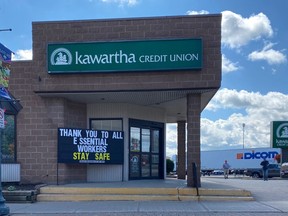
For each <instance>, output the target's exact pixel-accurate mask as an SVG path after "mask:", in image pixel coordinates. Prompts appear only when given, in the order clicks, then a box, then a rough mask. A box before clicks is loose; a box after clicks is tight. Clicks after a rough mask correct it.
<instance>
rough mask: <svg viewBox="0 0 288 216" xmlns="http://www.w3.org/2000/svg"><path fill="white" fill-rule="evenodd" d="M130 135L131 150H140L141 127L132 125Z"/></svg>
mask: <svg viewBox="0 0 288 216" xmlns="http://www.w3.org/2000/svg"><path fill="white" fill-rule="evenodd" d="M130 136H131V140H130V151H131V152H140V128H136V127H131V129H130Z"/></svg>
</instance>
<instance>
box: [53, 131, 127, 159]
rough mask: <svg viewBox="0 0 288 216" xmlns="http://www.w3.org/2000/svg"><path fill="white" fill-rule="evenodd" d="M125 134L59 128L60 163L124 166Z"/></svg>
mask: <svg viewBox="0 0 288 216" xmlns="http://www.w3.org/2000/svg"><path fill="white" fill-rule="evenodd" d="M123 154H124V132H123V131H106V130H89V129H76V128H58V163H97V164H123V159H124V155H123Z"/></svg>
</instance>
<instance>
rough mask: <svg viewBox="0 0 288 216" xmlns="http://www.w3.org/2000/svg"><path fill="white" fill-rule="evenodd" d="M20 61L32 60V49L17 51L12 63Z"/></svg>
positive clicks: (13, 55)
mask: <svg viewBox="0 0 288 216" xmlns="http://www.w3.org/2000/svg"><path fill="white" fill-rule="evenodd" d="M15 60H16V61H18V60H32V49H30V50H17V51H16V52H15V54H12V61H15Z"/></svg>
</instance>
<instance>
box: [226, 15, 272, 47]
mask: <svg viewBox="0 0 288 216" xmlns="http://www.w3.org/2000/svg"><path fill="white" fill-rule="evenodd" d="M272 35H273V30H272V27H271V24H270V20H269V19H268V17H267V16H266V15H265V14H263V13H259V14H257V15H252V16H250V17H249V18H244V17H242V16H241V15H239V14H236V13H233V12H231V11H223V12H222V43H223V44H224V45H226V46H228V47H230V48H240V47H242V46H244V45H247V44H248V43H249V42H250V41H253V40H258V39H260V38H263V37H271V36H272Z"/></svg>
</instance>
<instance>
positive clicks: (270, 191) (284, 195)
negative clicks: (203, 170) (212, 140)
mask: <svg viewBox="0 0 288 216" xmlns="http://www.w3.org/2000/svg"><path fill="white" fill-rule="evenodd" d="M202 182H203V184H205V182H207V183H215V184H217V185H218V186H219V187H221V185H222V186H223V188H224V187H232V188H239V189H245V190H248V191H251V193H252V195H253V197H254V198H255V199H256V201H274V202H276V201H286V202H287V208H288V178H280V177H275V178H269V180H268V181H263V180H262V179H255V178H251V177H247V176H242V175H239V176H234V175H229V178H228V179H224V176H223V175H217V176H212V175H211V176H204V177H202Z"/></svg>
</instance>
